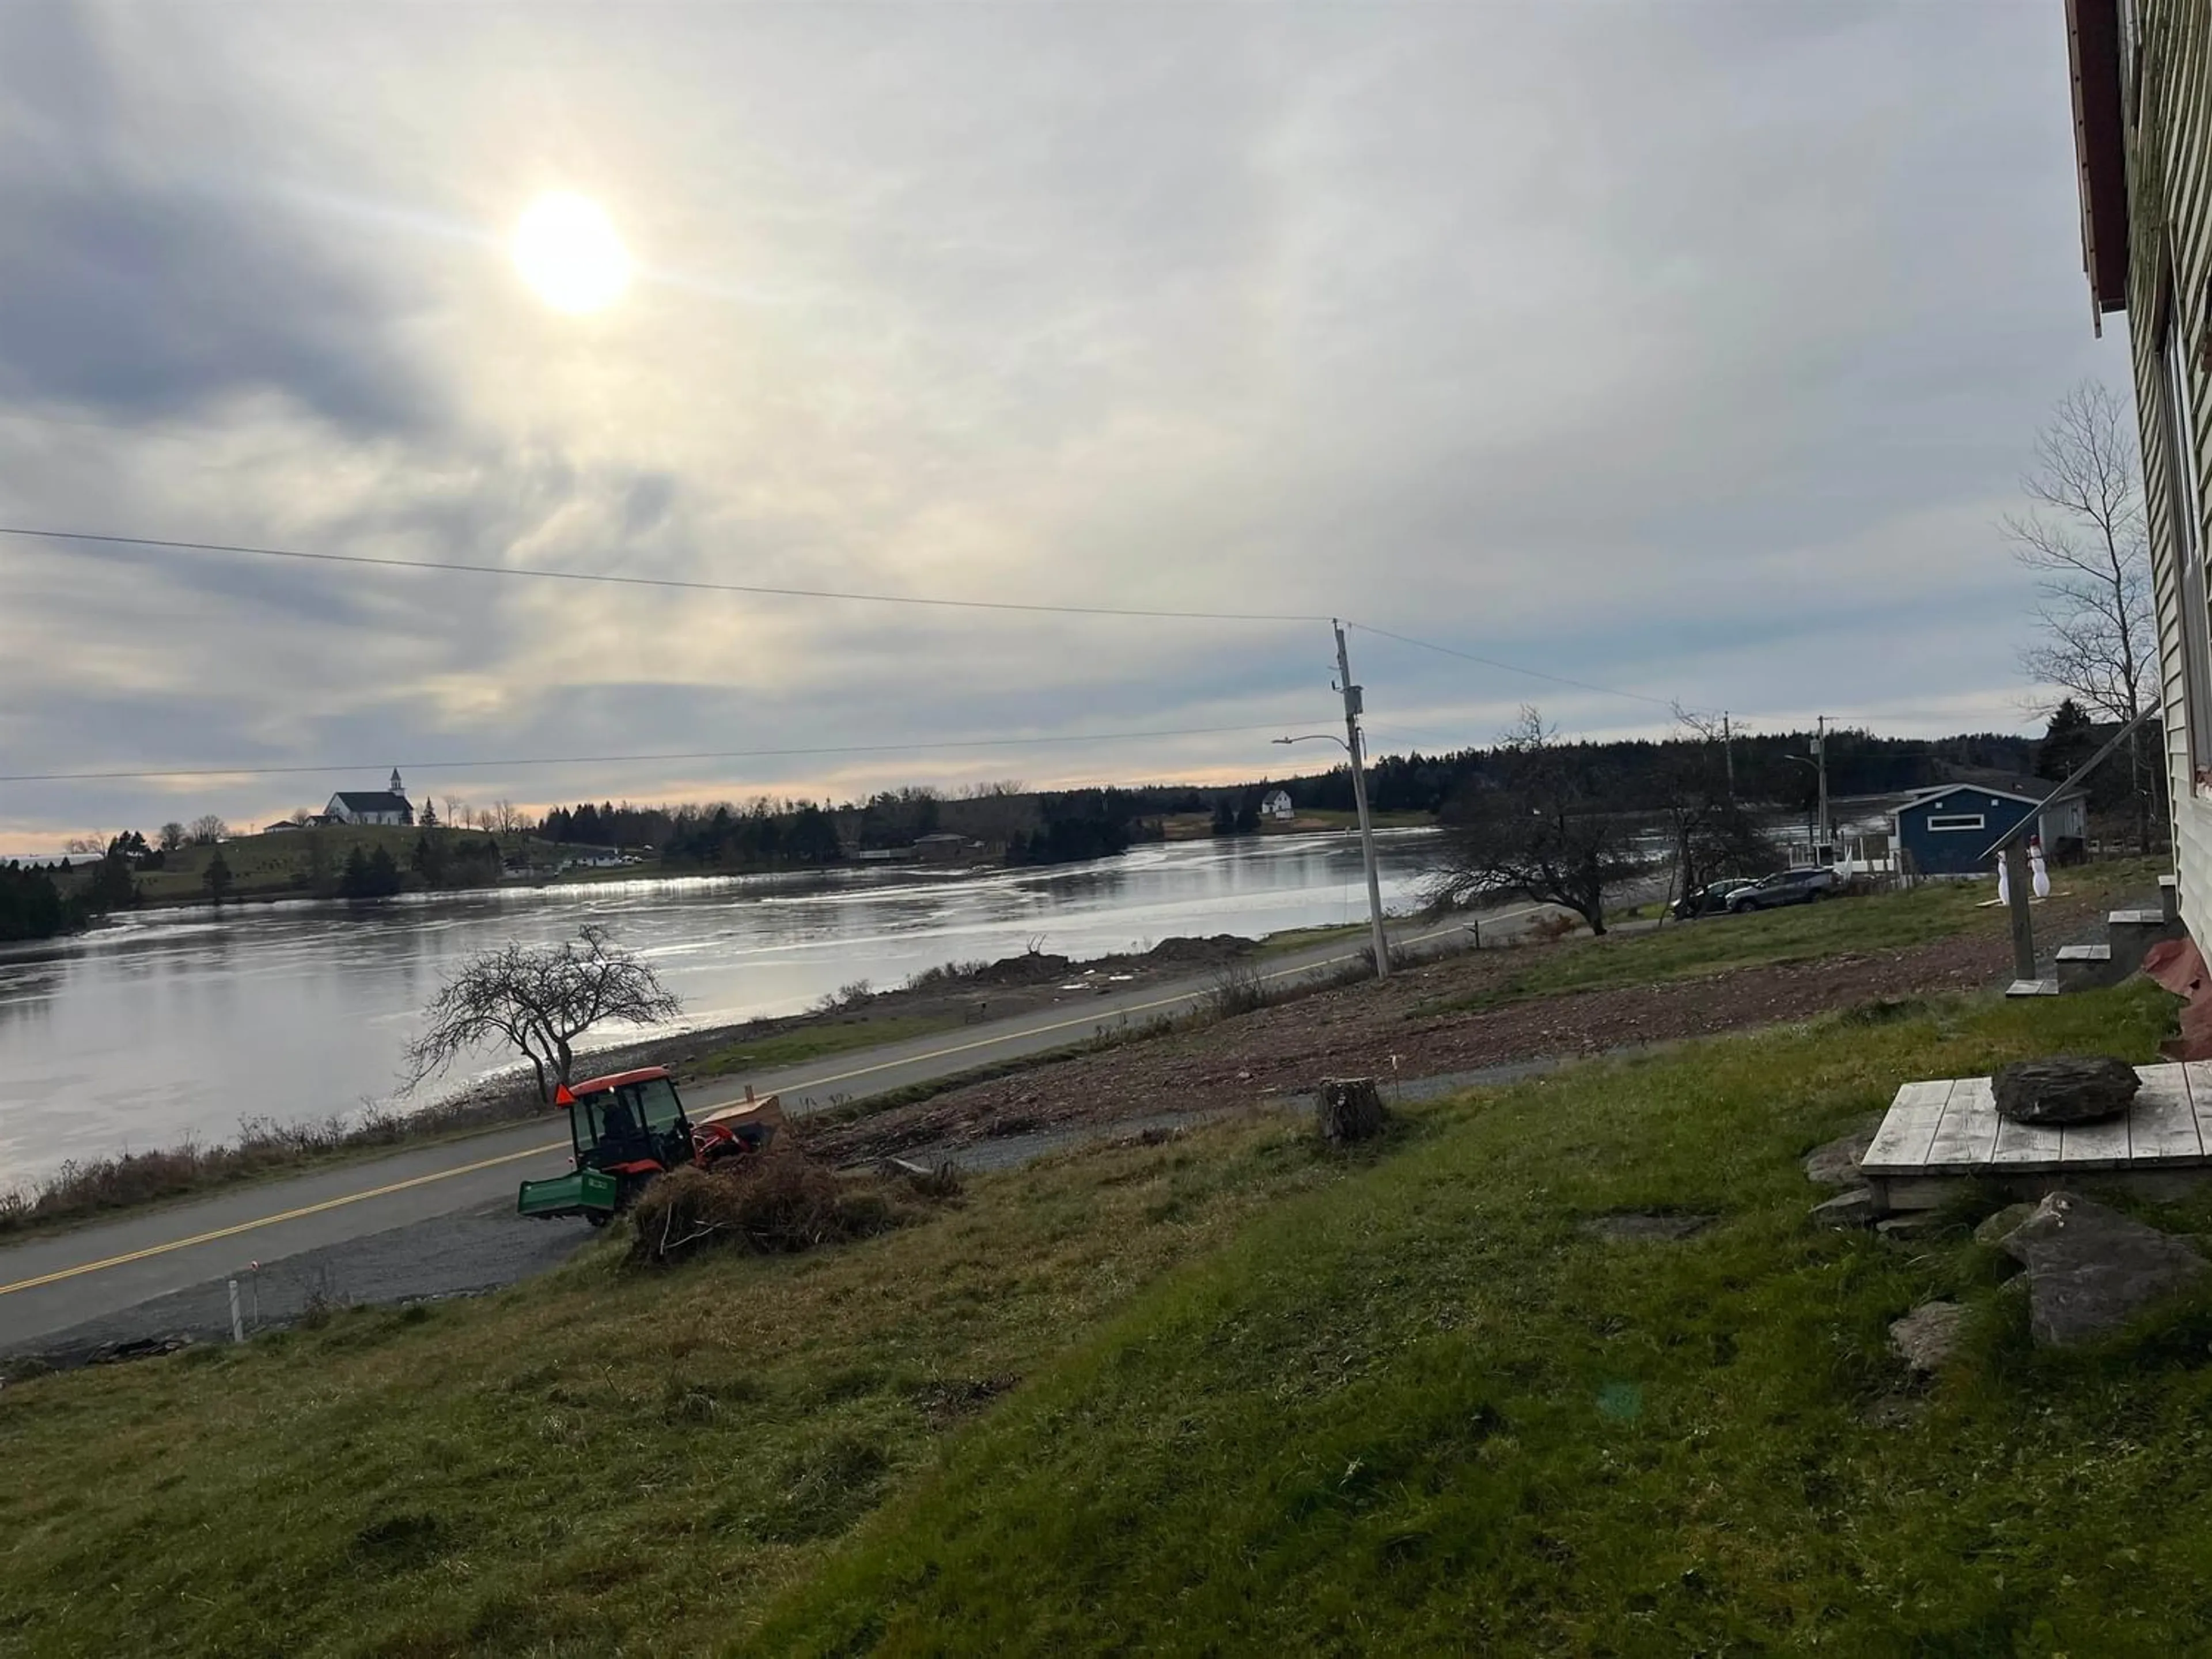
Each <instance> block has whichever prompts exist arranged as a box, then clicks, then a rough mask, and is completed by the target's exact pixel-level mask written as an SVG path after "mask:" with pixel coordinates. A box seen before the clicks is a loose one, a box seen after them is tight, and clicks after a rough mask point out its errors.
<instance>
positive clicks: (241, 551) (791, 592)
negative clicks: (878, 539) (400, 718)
mask: <svg viewBox="0 0 2212 1659" xmlns="http://www.w3.org/2000/svg"><path fill="white" fill-rule="evenodd" d="M0 536H14V537H17V538H22V539H25V540H38V541H58V542H97V543H100V544H103V545H108V546H114V547H159V548H167V549H170V550H176V551H181V552H189V553H233V554H238V555H241V556H246V557H248V558H256V559H292V560H297V561H300V562H305V563H311V564H349V565H370V566H374V567H375V568H379V569H384V570H438V571H446V572H458V573H460V574H465V575H471V576H508V577H520V578H526V579H531V580H539V581H557V582H596V583H601V584H604V585H606V586H615V587H660V588H671V589H675V590H678V591H679V592H692V593H746V594H750V595H753V596H755V597H757V598H766V599H847V600H852V601H855V602H858V603H861V604H866V605H927V606H932V607H935V608H938V609H941V610H949V611H1024V612H1029V613H1042V614H1048V615H1053V616H1062V617H1143V618H1146V619H1148V620H1152V621H1176V622H1232V623H1325V622H1327V621H1328V617H1323V616H1302V615H1297V614H1295V613H1275V612H1265V611H1169V610H1150V609H1146V608H1142V607H1139V606H1134V605H1045V604H1041V603H1036V602H1031V601H1024V600H1018V599H931V598H924V597H922V596H921V595H918V594H913V593H863V592H848V591H846V590H842V589H838V588H823V587H777V586H769V585H768V584H766V583H760V582H710V581H687V580H684V579H682V578H680V577H676V576H623V575H617V574H612V573H611V572H607V571H600V570H550V569H546V568H543V567H541V566H533V565H507V564H475V563H471V562H467V561H465V560H460V559H395V558H390V557H386V556H381V555H378V554H374V553H317V552H308V551H306V550H301V549H299V548H290V547H244V546H239V545H236V544H232V543H228V542H193V541H182V540H176V539H172V538H167V537H160V536H104V535H97V534H94V532H90V531H82V530H43V529H40V528H38V527H36V526H28V525H0Z"/></svg>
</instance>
